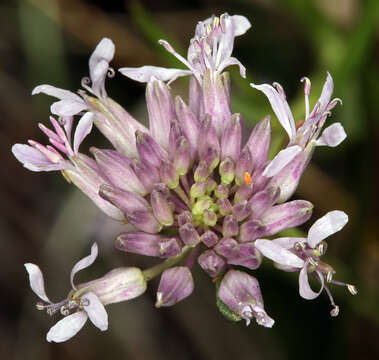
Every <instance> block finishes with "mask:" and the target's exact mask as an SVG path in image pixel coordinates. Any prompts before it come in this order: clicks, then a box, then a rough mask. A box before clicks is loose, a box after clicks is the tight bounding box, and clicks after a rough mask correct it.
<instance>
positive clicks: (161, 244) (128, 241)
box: [115, 232, 182, 258]
mask: <svg viewBox="0 0 379 360" xmlns="http://www.w3.org/2000/svg"><path fill="white" fill-rule="evenodd" d="M115 247H116V249H118V250H121V251H125V252H129V253H133V254H140V255H147V256H157V257H161V258H169V257H172V256H175V255H178V254H179V253H180V252H181V250H182V249H181V247H180V245H179V242H178V239H176V238H174V237H172V238H170V237H163V236H160V235H153V234H146V233H143V232H127V233H123V234H121V235H119V236H118V237H117V239H116V241H115Z"/></svg>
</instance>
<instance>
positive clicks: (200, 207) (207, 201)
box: [192, 195, 213, 215]
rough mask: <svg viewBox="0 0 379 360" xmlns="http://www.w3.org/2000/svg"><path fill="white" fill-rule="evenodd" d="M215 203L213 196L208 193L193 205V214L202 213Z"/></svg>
mask: <svg viewBox="0 0 379 360" xmlns="http://www.w3.org/2000/svg"><path fill="white" fill-rule="evenodd" d="M212 205H213V201H212V198H211V197H210V196H208V195H204V196H202V197H200V198H199V199H198V201H197V202H196V203H195V204H194V205H193V206H192V214H194V215H202V214H203V213H204V210H207V209H209V208H210V207H211V206H212Z"/></svg>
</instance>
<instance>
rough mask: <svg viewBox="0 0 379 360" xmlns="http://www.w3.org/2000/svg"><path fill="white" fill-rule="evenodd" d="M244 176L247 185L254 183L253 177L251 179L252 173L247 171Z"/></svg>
mask: <svg viewBox="0 0 379 360" xmlns="http://www.w3.org/2000/svg"><path fill="white" fill-rule="evenodd" d="M243 178H244V180H245V184H246V185H250V184H251V183H252V179H251V175H250V173H248V172H245V174H244V175H243Z"/></svg>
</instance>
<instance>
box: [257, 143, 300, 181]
mask: <svg viewBox="0 0 379 360" xmlns="http://www.w3.org/2000/svg"><path fill="white" fill-rule="evenodd" d="M300 152H301V147H300V146H298V145H294V146H290V147H288V148H286V149H283V150H281V151H279V153H278V154H277V155H276V156H275V157H274V158H273V159H272V160H271V161H270V163H269V164H268V166H266V168H265V170H264V171H263V174H262V175H263V176H266V177H273V176H274V175H276V174H278V173H279V172H280V170H282V169H283V168H284V167H285V166H286V165H287V164H288V163H290V162H291V161H292V160H293V159H294V158H295V156H296V155H297V154H299V153H300Z"/></svg>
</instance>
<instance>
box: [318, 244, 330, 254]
mask: <svg viewBox="0 0 379 360" xmlns="http://www.w3.org/2000/svg"><path fill="white" fill-rule="evenodd" d="M327 248H328V245H327V243H326V242H321V243H320V244H318V246H317V250H318V251H319V253H320V254H321V255H324V254H325V253H326V249H327Z"/></svg>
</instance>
